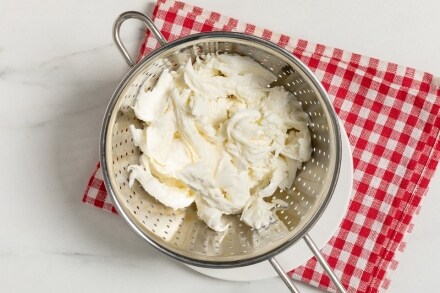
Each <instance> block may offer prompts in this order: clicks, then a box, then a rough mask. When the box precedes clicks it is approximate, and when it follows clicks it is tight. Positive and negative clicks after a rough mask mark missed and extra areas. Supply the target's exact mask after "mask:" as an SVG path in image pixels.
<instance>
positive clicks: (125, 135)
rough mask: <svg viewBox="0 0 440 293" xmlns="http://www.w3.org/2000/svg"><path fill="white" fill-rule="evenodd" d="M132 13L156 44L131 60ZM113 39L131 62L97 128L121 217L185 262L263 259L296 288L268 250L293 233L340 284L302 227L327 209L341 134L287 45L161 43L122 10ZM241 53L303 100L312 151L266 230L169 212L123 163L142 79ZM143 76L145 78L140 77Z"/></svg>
mask: <svg viewBox="0 0 440 293" xmlns="http://www.w3.org/2000/svg"><path fill="white" fill-rule="evenodd" d="M130 18H136V19H138V20H141V21H143V22H144V23H145V24H146V25H147V27H148V28H149V29H150V31H151V32H152V33H153V35H154V36H155V37H156V38H157V39H158V41H159V42H160V44H161V48H159V49H157V50H155V51H154V52H153V53H151V54H150V55H149V56H147V57H146V58H144V59H143V60H142V61H141V62H139V63H138V64H136V65H135V62H133V60H132V59H131V58H130V56H129V54H128V53H127V51H126V49H125V47H124V46H123V44H122V43H121V41H120V38H119V29H120V26H121V24H122V23H123V22H124V21H125V20H127V19H130ZM113 36H114V40H115V43H116V45H117V46H118V48H119V49H120V51H121V53H122V54H123V56H124V58H125V59H126V61H127V62H128V64H129V65H130V66H132V67H133V68H132V69H131V70H130V72H128V74H127V75H126V76H125V78H124V79H123V80H122V82H121V83H120V84H119V86H118V88H117V89H116V91H115V93H114V95H113V97H112V99H111V101H110V104H109V106H108V108H107V111H106V114H105V117H104V122H103V127H102V133H101V145H100V150H101V156H100V157H101V164H102V168H103V174H104V179H105V184H106V187H107V190H108V192H109V194H110V195H111V198H112V200H113V202H114V204H115V206H116V208H117V210H118V212H119V214H120V215H121V216H122V217H123V218H124V220H125V221H126V222H127V224H128V225H129V226H130V227H131V229H133V230H134V232H135V233H136V234H137V235H139V236H140V237H141V238H143V239H145V240H146V241H147V242H149V243H150V244H151V245H153V246H154V247H155V248H157V249H158V250H160V251H161V252H163V253H165V254H167V255H169V256H171V257H173V258H175V259H178V260H180V261H182V262H184V263H187V264H191V265H195V266H202V267H211V268H232V267H237V266H246V265H251V264H254V263H257V262H260V261H264V260H269V261H270V262H271V264H272V265H273V266H274V268H275V269H276V270H277V272H278V273H279V274H280V276H281V277H282V279H283V280H284V282H285V283H286V285H287V286H288V287H289V289H290V290H291V291H292V292H298V290H297V289H296V287H295V286H294V284H293V283H292V281H291V279H290V278H288V277H287V275H286V274H285V273H284V271H283V270H282V268H281V267H280V266H279V265H278V263H277V262H276V260H275V259H274V256H275V255H276V254H278V253H280V252H281V251H282V250H284V249H286V248H287V247H289V246H290V245H292V244H293V243H295V242H296V241H298V240H299V239H301V238H302V239H304V240H305V242H306V243H307V245H308V246H309V247H310V248H311V250H312V251H313V253H314V254H315V256H316V257H317V258H318V260H319V261H320V263H321V264H322V265H323V266H324V268H325V270H326V271H327V273H328V274H329V276H330V278H331V279H332V281H333V282H334V283H335V285H336V287H337V288H338V290H339V291H341V292H344V288H343V286H342V285H341V283H340V281H339V280H338V279H337V277H336V276H335V275H334V273H333V272H332V271H331V269H330V268H329V266H328V264H327V263H326V261H325V260H324V258H323V257H322V255H321V254H320V252H319V250H318V248H317V247H316V245H315V244H314V243H313V241H312V239H311V238H310V237H309V236H308V234H307V232H308V231H309V230H310V228H311V227H312V226H313V224H314V223H315V222H316V221H317V220H318V218H319V217H320V215H321V214H322V212H323V211H324V209H325V208H326V206H327V204H328V202H329V200H330V198H331V196H332V193H333V190H334V188H335V185H336V182H337V179H338V174H339V167H340V160H341V141H340V131H339V126H338V121H337V118H336V115H335V112H334V110H333V108H332V106H331V103H330V101H329V99H328V96H327V94H326V92H325V90H324V89H323V87H322V85H321V84H320V83H319V81H318V80H317V79H316V77H315V76H314V75H313V74H312V73H311V72H310V70H309V69H308V68H307V67H306V66H305V65H304V64H302V63H301V62H300V61H299V60H298V59H297V58H296V57H294V56H293V55H292V54H290V53H289V52H287V51H285V50H283V49H281V48H280V47H278V46H276V45H275V44H272V43H270V42H267V41H264V40H262V39H260V38H257V37H253V36H249V35H245V34H240V33H231V32H209V33H201V34H195V35H191V36H188V37H185V38H182V39H179V40H176V41H174V42H171V43H167V42H166V40H165V39H164V37H163V36H162V35H161V34H160V32H159V31H158V30H157V29H156V28H155V27H154V25H153V23H152V21H151V20H150V19H149V18H148V17H147V16H145V15H143V14H141V13H139V12H126V13H123V14H121V15H120V16H119V17H118V19H117V20H116V22H115V25H114V27H113ZM218 52H227V53H236V54H240V55H246V56H250V57H251V58H253V59H254V60H255V61H257V62H258V63H260V64H261V65H263V66H264V67H265V68H267V69H268V70H270V71H272V72H273V73H274V74H275V75H276V76H277V80H276V81H274V82H273V83H272V84H271V85H270V86H273V85H278V86H283V87H285V88H286V89H287V90H289V91H291V92H292V93H293V94H294V95H295V96H296V97H297V98H298V100H299V101H300V102H301V104H302V107H303V109H304V110H305V111H306V112H307V113H308V115H309V116H310V121H311V122H310V123H309V129H310V132H311V135H312V146H313V154H312V158H311V159H310V160H309V161H308V162H306V163H305V164H304V165H303V168H302V170H301V171H300V172H299V173H298V175H297V178H296V180H295V183H294V185H293V187H292V188H291V189H290V190H285V191H283V192H281V191H278V192H276V193H275V194H274V195H273V198H277V199H281V200H283V201H285V202H287V203H288V204H289V206H288V208H283V209H279V210H277V211H276V215H277V218H278V221H277V222H276V223H274V224H272V225H271V226H270V227H269V228H267V229H260V230H252V229H250V228H249V227H248V226H247V225H245V224H243V223H242V222H241V221H240V220H239V216H237V215H233V216H226V217H228V218H229V221H230V224H229V229H228V230H227V231H226V232H224V233H217V232H215V231H213V230H211V229H210V228H208V226H206V224H205V223H204V222H203V221H201V220H199V219H198V218H197V216H196V212H195V209H194V207H193V206H190V207H189V208H186V209H182V210H178V211H175V210H173V209H172V208H168V207H166V206H164V205H162V204H161V203H160V202H158V201H157V200H155V199H154V198H153V197H152V196H149V195H148V194H147V193H146V192H145V191H144V190H143V189H142V187H141V186H140V185H137V184H135V185H134V186H133V188H132V189H130V188H129V187H128V177H129V173H128V171H127V169H128V166H129V165H132V164H137V163H138V161H139V156H140V155H141V153H140V151H139V149H138V148H137V147H136V146H135V145H134V144H133V138H132V136H131V133H130V131H129V126H130V125H131V124H134V125H135V126H137V127H140V125H141V123H140V121H138V120H137V119H136V117H135V115H134V112H133V111H132V109H131V105H132V104H133V102H134V99H135V97H136V95H137V94H138V92H139V91H140V90H145V89H141V88H140V87H141V85H143V84H146V87H147V89H148V87H153V86H154V84H155V82H156V80H157V78H158V77H159V75H160V73H161V72H162V71H163V70H164V69H165V68H168V69H171V70H175V69H177V67H178V66H179V64H181V61H182V59H188V58H191V59H192V60H194V59H195V58H196V56H200V55H204V54H207V53H218ZM145 82H146V83H145Z"/></svg>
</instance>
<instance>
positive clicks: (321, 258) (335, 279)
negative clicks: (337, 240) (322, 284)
mask: <svg viewBox="0 0 440 293" xmlns="http://www.w3.org/2000/svg"><path fill="white" fill-rule="evenodd" d="M303 239H304V241H305V242H306V244H307V246H308V247H309V248H310V250H311V251H312V252H313V254H314V255H315V257H316V258H317V259H318V261H319V263H320V264H321V266H322V267H323V268H324V270H325V272H326V273H327V274H328V276H329V277H330V280H332V282H333V284H334V285H335V286H336V289H337V291H338V292H340V293H346V292H347V291H346V290H345V288H344V286H343V285H342V283H341V281H340V280H339V279H338V277H337V276H336V275H335V273H334V272H333V271H332V269H331V267H330V266H329V264H328V263H327V261H326V260H325V259H324V256H323V255H322V254H321V252H320V251H319V248H318V247H317V246H316V244H315V242H313V240H312V238H311V237H310V236H309V234H305V235H304V236H303ZM269 262H270V264H271V265H272V267H273V268H274V269H275V271H277V273H278V275H279V276H280V277H281V279H282V280H283V282H284V284H286V286H287V288H289V291H290V292H292V293H300V291H299V289H298V287H296V286H295V284H294V283H293V280H292V279H291V278H290V277H289V276H288V275H287V274H286V272H285V271H284V269H283V268H282V267H281V265H280V264H279V263H278V262H277V260H276V259H275V258H273V257H272V258H269Z"/></svg>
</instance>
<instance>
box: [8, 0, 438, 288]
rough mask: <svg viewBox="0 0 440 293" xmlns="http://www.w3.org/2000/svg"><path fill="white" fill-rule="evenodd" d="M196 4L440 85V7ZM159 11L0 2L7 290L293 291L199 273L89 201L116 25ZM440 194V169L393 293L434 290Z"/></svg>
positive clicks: (144, 5) (126, 5) (111, 78)
mask: <svg viewBox="0 0 440 293" xmlns="http://www.w3.org/2000/svg"><path fill="white" fill-rule="evenodd" d="M188 2H189V3H193V4H197V5H203V6H205V7H206V8H209V9H212V10H217V11H220V12H223V13H225V14H226V15H230V16H234V17H237V18H240V19H243V20H247V21H250V22H253V23H255V24H258V25H260V26H267V27H269V28H272V29H274V30H276V31H279V32H283V33H286V34H290V35H296V36H299V37H302V38H306V39H309V40H311V41H313V42H322V43H324V44H328V45H331V46H335V47H340V48H345V49H347V50H350V51H354V52H359V53H362V54H366V55H369V56H374V57H378V58H381V59H384V60H389V61H394V62H397V63H399V64H403V65H408V66H411V67H415V68H418V69H421V70H425V71H428V72H431V73H433V74H435V75H440V54H439V52H440V38H439V37H438V33H439V28H440V2H438V1H436V0H426V1H423V4H422V3H420V2H417V1H409V0H388V1H379V0H369V1H362V2H361V1H349V0H335V1H331V2H325V3H324V2H319V1H296V0H294V1H293V0H282V1H277V2H276V3H277V4H278V5H277V6H275V5H273V6H271V9H272V11H271V13H270V16H268V14H267V11H268V10H267V9H268V4H267V1H256V0H246V1H244V0H242V1H236V0H224V1H215V0H209V1H208V0H205V1H202V0H197V1H196V0H188ZM272 3H275V2H272ZM153 5H154V2H153V1H138V0H124V1H105V0H95V1H83V0H80V1H74V0H64V1H56V0H45V1H24V0H0V23H1V25H0V36H1V38H0V90H1V91H0V93H1V101H2V106H1V108H0V131H1V137H2V143H1V144H0V153H1V154H2V155H3V158H2V161H3V166H2V168H1V171H0V175H1V176H0V178H1V184H0V197H1V205H0V220H1V222H2V225H1V226H0V291H1V292H121V290H124V292H173V291H174V292H206V290H207V289H206V288H209V291H210V292H212V293H214V292H268V291H272V292H275V291H276V292H286V289H285V288H284V285H283V284H282V282H281V281H280V280H278V279H276V278H274V279H267V280H262V281H258V282H227V281H221V280H216V279H212V278H209V277H205V276H203V275H200V274H198V273H196V272H193V271H192V270H190V269H188V268H186V267H185V266H183V265H180V264H177V263H176V262H174V261H172V260H171V259H169V258H168V257H165V256H163V255H161V254H160V253H158V252H157V251H155V250H154V249H153V248H151V247H149V246H148V245H147V244H146V243H144V242H143V241H142V240H140V239H139V238H137V237H136V236H135V235H134V234H133V233H132V232H131V231H130V230H129V229H128V228H127V226H126V225H125V223H124V222H123V221H122V220H121V219H120V218H119V217H117V216H114V215H112V214H110V213H106V212H103V211H100V210H97V209H95V208H93V207H91V206H88V205H84V204H82V203H81V196H82V193H83V191H84V187H85V185H86V182H87V179H88V178H89V176H90V173H91V171H92V169H93V168H94V166H95V162H96V161H97V158H98V136H99V131H100V125H101V119H102V116H103V114H104V109H105V107H106V104H107V102H108V100H109V98H110V97H111V95H112V92H113V90H114V89H115V87H116V85H117V83H118V81H119V80H120V79H121V78H122V77H123V75H124V74H125V72H126V71H127V70H128V66H127V65H126V64H125V62H124V61H123V60H122V58H121V57H120V55H119V53H118V51H117V50H116V48H115V47H114V46H113V44H112V41H111V26H112V23H113V20H114V19H115V17H116V16H117V15H118V14H119V13H121V12H123V11H126V10H139V11H143V12H148V13H151V10H152V8H153ZM141 35H142V32H141V30H140V26H139V25H138V24H137V23H134V22H132V23H131V24H127V25H126V26H124V28H123V37H124V39H125V40H127V42H128V43H129V44H130V46H131V48H132V50H133V51H135V48H136V47H137V46H138V45H139V42H140V36H141ZM439 193H440V176H439V172H437V175H436V176H435V177H434V178H433V181H432V184H431V188H430V191H429V193H428V195H427V197H426V198H425V199H424V204H423V208H422V210H421V215H420V216H419V218H417V221H416V225H415V228H414V231H413V234H412V235H411V239H410V241H409V243H408V246H407V249H406V252H405V253H404V254H403V257H402V258H401V261H400V265H399V267H398V269H397V271H396V272H395V273H394V274H393V276H392V283H391V286H390V289H389V292H437V291H438V285H437V286H436V282H438V276H437V272H438V264H439V263H440V254H439V253H434V252H436V251H437V249H438V247H440V233H438V232H440V231H439V227H440V219H439V217H438V216H437V215H438V210H439V208H440V198H439V197H438V196H437V195H438V194H439ZM433 228H434V231H433ZM437 284H438V283H437ZM302 287H303V288H305V290H304V292H314V291H315V289H312V288H309V287H307V288H306V287H304V286H302ZM172 290H173V291H172Z"/></svg>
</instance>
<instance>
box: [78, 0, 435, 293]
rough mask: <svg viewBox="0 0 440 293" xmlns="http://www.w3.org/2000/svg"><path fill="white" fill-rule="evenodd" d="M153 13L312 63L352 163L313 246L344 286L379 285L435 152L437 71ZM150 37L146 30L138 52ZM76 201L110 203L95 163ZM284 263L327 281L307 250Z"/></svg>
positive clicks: (230, 22) (167, 11) (179, 31)
mask: <svg viewBox="0 0 440 293" xmlns="http://www.w3.org/2000/svg"><path fill="white" fill-rule="evenodd" d="M153 19H154V23H155V24H156V26H157V27H158V28H159V29H160V30H161V32H162V34H163V35H164V36H165V38H166V39H168V40H169V41H172V40H175V39H178V38H181V37H183V36H186V35H189V34H192V33H197V32H205V31H212V30H224V31H238V32H244V33H247V34H253V35H256V36H259V37H262V38H264V39H266V40H270V41H272V42H273V43H276V44H278V45H279V46H281V47H283V48H286V49H287V50H288V51H290V52H293V54H295V55H296V56H297V57H298V58H300V59H301V60H302V61H303V62H304V63H305V64H306V65H308V66H309V67H310V68H311V70H312V71H313V72H314V73H315V75H316V76H317V77H318V79H319V80H321V82H322V84H323V85H324V87H325V89H326V90H327V91H328V93H329V95H330V98H331V99H332V102H333V106H334V108H335V109H336V112H337V114H338V116H339V118H340V119H341V121H342V122H343V125H344V127H345V130H346V131H347V134H348V137H349V140H350V144H351V148H352V151H353V163H354V186H353V189H354V190H353V193H352V197H351V201H350V203H349V209H348V212H347V215H346V217H345V219H344V220H343V221H342V223H341V225H340V227H339V230H338V231H337V232H336V233H335V234H334V236H333V237H332V238H331V239H330V241H329V242H328V243H327V244H326V245H325V246H324V248H322V250H321V251H322V253H323V254H324V256H326V258H327V259H328V261H329V263H330V265H331V266H332V267H333V268H334V270H335V272H336V274H337V275H338V276H342V282H343V284H344V285H345V286H346V287H347V288H348V290H349V292H355V291H356V292H377V291H379V290H381V289H384V288H387V287H388V284H389V279H388V275H389V272H390V270H393V269H395V267H396V265H397V261H396V254H398V252H399V251H402V250H403V248H404V247H405V241H404V240H405V239H404V238H405V236H406V235H407V234H408V232H409V230H411V228H412V224H411V222H412V219H413V217H414V216H415V214H417V212H418V209H419V207H420V204H421V199H422V198H423V196H424V195H425V193H426V191H427V187H428V184H429V181H430V179H431V177H432V175H433V173H434V170H435V168H436V166H437V163H438V161H439V159H440V142H439V133H440V113H439V109H440V79H439V78H437V77H433V76H432V75H431V74H428V73H424V72H420V71H417V70H415V69H412V68H408V67H404V66H400V65H397V64H393V63H389V62H384V61H381V60H378V59H374V58H369V57H365V56H361V55H359V54H353V53H350V52H347V51H344V50H341V49H335V48H330V47H327V46H324V45H320V44H313V43H310V42H308V41H306V40H301V39H296V38H292V37H289V36H286V35H280V34H277V33H274V32H272V31H270V30H268V29H261V28H258V27H256V26H255V25H252V24H247V23H243V22H240V21H238V20H237V19H233V18H229V17H225V16H222V15H220V14H219V13H215V12H210V11H207V10H204V9H203V8H200V7H194V6H191V5H188V4H185V3H182V2H176V1H174V0H159V1H158V3H157V5H156V7H155V9H154V12H153ZM157 47H158V42H157V41H156V40H155V39H154V38H153V37H150V34H149V33H147V35H146V38H145V42H144V43H143V45H142V48H141V52H140V57H139V59H141V58H143V57H144V56H146V55H148V54H149V53H150V52H151V51H152V50H154V49H155V48H157ZM83 201H84V202H86V203H89V204H92V205H94V206H96V207H99V208H103V209H105V210H107V211H112V212H116V210H115V209H114V207H113V205H112V203H111V201H110V199H109V198H108V197H107V193H106V190H105V186H104V183H103V177H102V171H101V169H100V167H99V165H98V167H97V169H96V171H95V172H94V173H93V176H92V177H91V178H90V181H89V183H88V186H87V190H86V192H85V195H84V198H83ZM292 269H293V270H292V272H291V275H292V277H293V278H295V279H298V280H301V281H304V282H307V283H309V284H311V285H313V286H317V287H320V288H323V289H326V290H329V291H334V287H333V285H332V284H331V282H330V279H329V278H328V277H327V276H326V274H325V273H324V272H323V270H322V268H321V267H320V265H319V264H318V263H317V261H316V259H315V258H312V259H310V260H309V261H308V262H307V263H306V264H305V265H303V266H301V267H298V268H292Z"/></svg>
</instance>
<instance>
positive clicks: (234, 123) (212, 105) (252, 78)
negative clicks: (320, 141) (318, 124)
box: [128, 54, 311, 231]
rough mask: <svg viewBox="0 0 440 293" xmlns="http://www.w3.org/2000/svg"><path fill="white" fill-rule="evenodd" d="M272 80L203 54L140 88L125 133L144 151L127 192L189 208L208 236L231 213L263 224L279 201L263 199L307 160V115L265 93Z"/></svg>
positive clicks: (248, 65) (250, 65) (235, 59)
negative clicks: (133, 121)
mask: <svg viewBox="0 0 440 293" xmlns="http://www.w3.org/2000/svg"><path fill="white" fill-rule="evenodd" d="M273 80H275V76H274V75H273V74H272V73H271V72H270V71H268V70H266V69H265V68H263V67H262V66H261V65H260V64H258V63H257V62H255V61H254V60H253V59H251V58H249V57H243V56H239V55H229V54H221V55H218V54H209V55H206V56H204V57H203V58H199V59H197V60H196V61H195V62H194V63H192V62H186V63H184V64H183V65H182V66H181V67H180V68H179V69H178V70H176V71H171V72H170V71H168V70H164V71H163V72H162V74H161V75H160V77H159V79H158V81H157V82H156V85H155V86H154V87H153V88H152V89H151V90H149V91H146V90H145V86H143V87H141V90H140V92H139V94H138V96H137V97H136V101H135V104H134V106H133V110H134V112H135V115H136V117H137V118H138V119H139V120H141V121H144V122H145V125H146V126H145V128H143V129H136V128H135V127H134V126H131V127H130V130H131V133H132V135H133V141H134V143H135V145H136V146H138V147H139V148H140V150H141V151H142V153H143V155H142V156H141V159H140V162H139V165H132V166H130V167H129V169H128V170H129V171H130V172H131V173H130V178H129V179H130V180H129V181H130V182H129V183H130V186H132V184H133V183H134V181H135V180H137V181H138V182H139V183H140V184H141V185H142V186H143V188H144V189H145V190H146V191H147V192H148V193H149V194H150V195H151V196H153V197H155V198H156V199H157V200H158V201H160V202H161V203H163V204H164V205H166V206H169V207H171V208H174V209H180V208H185V207H187V206H189V205H191V204H192V203H193V202H195V204H196V207H197V215H198V217H199V218H200V219H201V220H203V221H204V222H205V223H206V224H207V225H208V226H209V227H210V228H212V229H213V230H215V231H224V230H226V229H227V223H226V222H225V219H224V218H223V215H231V214H241V220H242V221H243V222H245V223H246V224H247V225H249V226H251V227H253V228H255V229H260V228H262V227H267V226H268V225H269V224H270V223H272V222H273V221H275V220H276V216H275V214H274V212H273V209H274V208H275V205H276V204H282V203H280V202H267V201H266V200H265V199H264V198H266V197H269V196H271V195H272V194H273V193H274V192H275V191H276V190H277V189H278V188H280V189H285V188H290V187H291V186H292V184H293V181H294V180H295V176H296V171H297V170H298V168H300V167H301V163H302V162H305V161H307V160H308V159H309V158H310V156H311V142H310V133H309V130H308V127H307V122H308V118H307V115H306V114H305V113H304V112H303V111H302V109H301V105H300V103H299V102H298V101H297V100H296V98H295V97H294V96H293V94H292V93H290V92H288V91H286V90H285V89H284V88H281V87H275V88H268V87H267V85H268V84H270V83H271V82H272V81H273Z"/></svg>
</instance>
